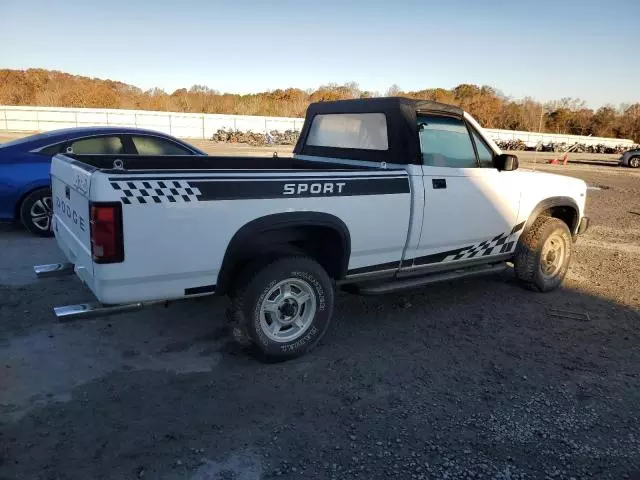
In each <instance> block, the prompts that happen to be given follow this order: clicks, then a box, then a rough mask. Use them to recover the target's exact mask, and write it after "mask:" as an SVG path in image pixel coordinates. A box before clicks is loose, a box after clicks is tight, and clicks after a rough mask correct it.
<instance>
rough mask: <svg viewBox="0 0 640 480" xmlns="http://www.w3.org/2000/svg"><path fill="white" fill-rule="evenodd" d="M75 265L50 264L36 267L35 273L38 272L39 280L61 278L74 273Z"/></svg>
mask: <svg viewBox="0 0 640 480" xmlns="http://www.w3.org/2000/svg"><path fill="white" fill-rule="evenodd" d="M74 267H75V265H74V264H73V263H50V264H47V265H36V266H34V267H33V271H34V272H36V276H37V277H38V278H46V277H59V276H61V275H70V274H72V273H73V271H74Z"/></svg>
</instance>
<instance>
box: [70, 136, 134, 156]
mask: <svg viewBox="0 0 640 480" xmlns="http://www.w3.org/2000/svg"><path fill="white" fill-rule="evenodd" d="M70 147H71V150H72V151H73V153H75V154H78V155H118V154H121V153H124V148H123V146H122V141H121V140H120V137H92V138H83V139H82V140H77V141H75V142H72V143H71V145H70Z"/></svg>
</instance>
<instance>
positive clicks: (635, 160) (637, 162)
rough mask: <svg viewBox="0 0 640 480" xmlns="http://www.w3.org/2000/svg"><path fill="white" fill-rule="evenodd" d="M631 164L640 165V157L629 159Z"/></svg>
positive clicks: (635, 166)
mask: <svg viewBox="0 0 640 480" xmlns="http://www.w3.org/2000/svg"><path fill="white" fill-rule="evenodd" d="M629 165H631V166H632V167H633V168H638V167H640V158H638V157H634V158H632V159H631V160H629Z"/></svg>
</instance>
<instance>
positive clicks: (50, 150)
mask: <svg viewBox="0 0 640 480" xmlns="http://www.w3.org/2000/svg"><path fill="white" fill-rule="evenodd" d="M63 145H64V144H63V143H58V144H56V145H49V146H48V147H45V148H43V149H42V150H40V151H39V152H38V154H40V155H45V156H47V157H53V156H54V155H57V154H58V153H60V150H62V146H63Z"/></svg>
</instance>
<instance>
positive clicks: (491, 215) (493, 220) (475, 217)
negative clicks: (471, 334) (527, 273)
mask: <svg viewBox="0 0 640 480" xmlns="http://www.w3.org/2000/svg"><path fill="white" fill-rule="evenodd" d="M417 121H418V134H419V140H420V148H421V151H422V159H423V165H422V175H423V184H424V198H425V200H424V210H423V219H422V232H421V235H420V240H419V242H418V248H417V250H416V251H415V253H414V256H413V257H414V258H413V261H409V262H403V266H404V267H405V268H409V269H419V268H427V269H428V268H433V269H438V268H441V267H443V264H444V263H448V262H456V264H461V263H464V262H465V261H470V260H472V259H473V261H478V260H477V259H478V258H482V257H488V256H497V255H501V254H503V253H505V251H507V246H508V247H509V248H511V249H512V247H513V244H512V245H509V241H510V234H511V230H512V229H513V228H514V226H515V222H516V220H517V217H518V209H519V204H520V188H519V185H518V184H517V181H516V178H517V177H516V176H515V175H513V172H501V171H498V170H497V169H496V168H494V167H493V162H492V160H493V155H494V154H493V151H492V150H491V149H490V148H489V147H488V146H487V145H486V143H485V142H484V141H483V140H482V138H481V137H480V135H478V133H477V132H475V131H474V130H472V129H471V127H470V126H469V125H467V123H466V122H465V121H464V119H462V118H459V117H451V116H443V115H419V116H418V118H417ZM445 267H446V266H445Z"/></svg>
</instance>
